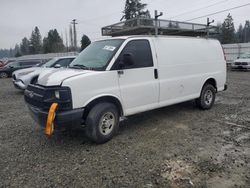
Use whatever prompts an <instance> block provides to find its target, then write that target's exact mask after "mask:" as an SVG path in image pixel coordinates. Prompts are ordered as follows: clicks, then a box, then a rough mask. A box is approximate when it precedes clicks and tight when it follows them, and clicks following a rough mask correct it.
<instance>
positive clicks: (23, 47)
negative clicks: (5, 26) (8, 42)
mask: <svg viewBox="0 0 250 188" xmlns="http://www.w3.org/2000/svg"><path fill="white" fill-rule="evenodd" d="M29 48H30V41H29V40H28V39H27V38H26V37H24V38H23V39H22V42H21V44H20V52H21V54H22V55H28V54H29V53H30V51H29Z"/></svg>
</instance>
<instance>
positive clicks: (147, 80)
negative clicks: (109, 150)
mask: <svg viewBox="0 0 250 188" xmlns="http://www.w3.org/2000/svg"><path fill="white" fill-rule="evenodd" d="M225 89H226V62H225V59H224V54H223V50H222V47H221V45H220V43H219V42H218V41H217V40H214V39H202V38H192V37H178V36H165V37H161V36H159V37H154V36H128V37H115V38H110V39H105V40H100V41H96V42H94V43H92V44H91V45H89V46H88V47H87V48H86V49H85V50H83V51H82V52H81V53H80V55H79V56H78V57H77V58H76V59H75V60H74V61H73V62H72V63H71V64H70V66H69V68H68V69H51V70H45V71H43V72H42V73H41V74H40V76H39V78H38V82H37V83H36V84H35V85H33V84H31V85H29V86H28V88H27V89H26V91H25V101H26V103H27V104H28V107H29V109H30V111H31V114H32V116H33V118H34V119H35V120H36V121H37V122H38V123H39V124H40V125H41V126H42V127H45V133H46V134H47V135H51V134H52V132H53V130H54V129H59V128H61V127H69V126H81V125H84V126H85V128H86V133H87V135H88V137H89V138H90V139H91V140H93V141H94V142H96V143H104V142H106V141H108V140H110V139H111V138H112V137H113V136H114V135H115V134H116V133H117V131H118V128H119V121H120V120H121V118H122V117H124V116H129V115H132V114H136V113H140V112H144V111H148V110H152V109H156V108H160V107H164V106H168V105H172V104H176V103H180V102H184V101H188V100H193V99H195V101H196V103H197V105H198V106H199V107H200V108H201V109H204V110H207V109H210V108H211V107H212V106H213V104H214V101H215V95H216V93H217V92H220V91H223V90H225Z"/></svg>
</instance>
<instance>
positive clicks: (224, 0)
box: [168, 0, 229, 19]
mask: <svg viewBox="0 0 250 188" xmlns="http://www.w3.org/2000/svg"><path fill="white" fill-rule="evenodd" d="M227 1H229V0H223V1H219V2H217V3H213V4H211V5H208V6H204V7H201V8H197V9H194V10H191V11H186V12H183V13H181V14H177V15H175V16H172V17H170V18H168V19H172V18H175V17H179V16H183V15H186V14H189V13H193V12H196V11H200V10H202V9H206V8H209V7H213V6H215V5H218V4H221V3H224V2H227Z"/></svg>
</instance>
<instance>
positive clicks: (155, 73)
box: [154, 69, 158, 79]
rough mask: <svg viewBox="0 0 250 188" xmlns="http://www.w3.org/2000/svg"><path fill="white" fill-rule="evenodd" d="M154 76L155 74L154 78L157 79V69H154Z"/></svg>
mask: <svg viewBox="0 0 250 188" xmlns="http://www.w3.org/2000/svg"><path fill="white" fill-rule="evenodd" d="M154 76H155V79H158V70H157V69H154Z"/></svg>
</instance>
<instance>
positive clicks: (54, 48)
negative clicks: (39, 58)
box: [43, 29, 65, 53]
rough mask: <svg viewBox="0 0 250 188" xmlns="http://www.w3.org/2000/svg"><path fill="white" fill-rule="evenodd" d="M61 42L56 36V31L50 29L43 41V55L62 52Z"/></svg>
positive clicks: (57, 35)
mask: <svg viewBox="0 0 250 188" xmlns="http://www.w3.org/2000/svg"><path fill="white" fill-rule="evenodd" d="M64 48H65V47H64V44H63V40H62V38H61V37H60V35H59V34H58V32H57V30H56V29H54V30H53V29H51V30H50V31H49V32H48V36H47V37H44V39H43V51H44V53H56V52H63V51H64Z"/></svg>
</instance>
